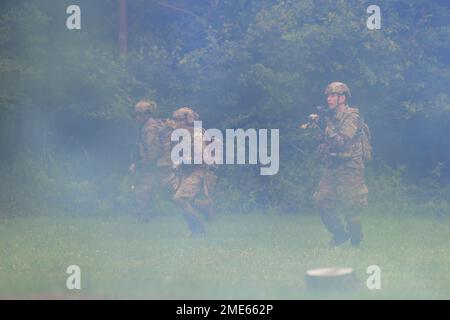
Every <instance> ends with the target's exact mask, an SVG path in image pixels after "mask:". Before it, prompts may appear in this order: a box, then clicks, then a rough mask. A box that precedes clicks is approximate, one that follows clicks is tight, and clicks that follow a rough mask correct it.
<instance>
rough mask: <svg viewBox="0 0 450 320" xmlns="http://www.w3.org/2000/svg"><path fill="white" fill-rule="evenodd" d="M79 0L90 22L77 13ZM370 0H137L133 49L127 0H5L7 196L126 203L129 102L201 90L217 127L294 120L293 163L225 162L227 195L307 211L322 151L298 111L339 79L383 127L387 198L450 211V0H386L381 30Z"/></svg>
mask: <svg viewBox="0 0 450 320" xmlns="http://www.w3.org/2000/svg"><path fill="white" fill-rule="evenodd" d="M70 4H78V5H79V6H80V7H81V10H82V30H72V31H69V30H67V28H66V27H65V21H66V18H67V14H66V8H67V6H68V5H70ZM370 4H371V3H370V2H368V1H363V0H350V1H312V0H302V1H298V0H295V1H294V0H284V1H282V0H270V1H269V0H268V1H259V0H234V1H232V0H211V1H193V0H177V1H175V0H174V1H157V0H155V1H144V0H128V49H129V50H128V54H127V55H126V56H124V55H120V54H119V52H118V49H117V34H118V28H117V20H118V1H114V0H103V1H87V0H83V1H51V0H33V1H31V0H23V1H12V0H4V1H2V4H1V16H0V122H1V127H0V130H1V136H0V137H1V141H0V143H1V149H2V154H1V170H0V175H1V181H2V182H1V184H0V187H1V190H0V205H1V207H2V209H3V210H5V211H11V212H14V211H15V212H20V213H26V212H33V211H43V210H51V209H56V210H74V211H80V209H81V210H82V211H86V212H88V211H90V212H92V211H99V210H100V211H102V212H106V213H107V212H111V210H112V209H114V208H123V206H124V205H126V203H127V199H128V198H129V196H130V195H129V194H128V192H129V190H128V188H127V182H128V180H129V177H128V176H127V175H128V172H127V167H128V163H129V160H130V159H129V156H128V155H129V154H131V152H132V149H133V144H134V142H135V135H136V128H135V127H134V126H133V123H132V120H131V118H130V109H131V106H132V105H133V103H134V102H135V101H137V100H138V99H141V98H150V99H154V100H156V101H157V102H158V104H159V106H160V110H159V113H160V115H161V116H168V115H169V114H170V112H171V111H173V110H174V109H175V108H177V107H179V106H182V105H191V106H193V107H194V108H195V109H196V110H197V111H198V112H199V113H200V114H201V117H202V120H203V121H204V125H205V127H214V128H220V129H225V128H280V134H281V137H280V144H281V150H280V152H281V155H280V158H281V163H280V171H279V173H278V174H277V175H276V176H272V177H261V176H259V175H258V171H257V170H256V168H254V167H251V166H239V167H236V166H232V167H229V166H222V167H221V168H219V170H218V174H219V175H220V177H221V180H220V183H219V187H220V188H219V189H218V193H217V200H218V201H217V202H218V205H219V207H220V208H221V209H222V210H224V211H236V210H237V209H240V210H241V211H251V210H255V209H258V210H266V209H276V210H281V211H288V212H305V211H308V210H309V209H310V208H311V193H312V192H313V190H314V186H315V183H316V182H317V171H318V168H319V164H318V161H317V158H316V157H315V156H314V153H313V144H312V142H311V139H310V137H309V136H308V135H307V134H305V133H304V132H302V131H301V130H299V129H298V125H299V123H301V122H302V121H304V119H305V117H306V115H307V114H309V113H311V112H312V111H314V106H316V105H319V104H323V103H324V98H323V88H324V87H325V86H326V84H327V83H329V82H331V81H334V80H340V81H343V82H346V83H347V84H348V85H349V86H350V88H351V90H352V94H353V99H352V105H355V106H357V107H359V108H360V109H361V111H362V113H363V114H364V117H365V119H366V122H367V123H369V125H370V127H371V129H372V134H373V137H374V139H373V143H374V148H375V155H376V157H375V160H374V161H373V162H372V163H371V164H370V166H369V172H368V178H369V179H368V183H369V187H370V188H371V191H372V199H373V200H374V201H373V202H372V203H373V208H376V210H384V211H386V210H392V211H393V212H400V211H406V212H412V211H414V212H419V213H428V212H436V213H439V214H440V213H442V212H445V211H448V210H447V209H448V207H449V197H450V191H449V187H448V183H449V178H450V171H449V167H448V164H449V160H450V153H449V150H450V148H449V147H450V143H449V141H450V140H448V139H446V138H447V137H446V136H447V134H448V133H449V129H448V125H447V123H448V121H449V120H450V97H449V92H448V88H449V87H450V26H449V23H448V21H449V17H450V7H449V6H448V4H447V3H446V2H445V1H425V0H419V1H414V2H411V1H406V0H399V1H388V0H380V1H377V5H379V6H380V8H381V11H382V27H381V30H368V29H367V27H366V19H367V18H368V16H369V14H367V13H366V8H367V7H368V6H369V5H370ZM381 200H383V201H381ZM394 203H395V205H394ZM419 204H420V205H419ZM93 208H94V209H95V210H93Z"/></svg>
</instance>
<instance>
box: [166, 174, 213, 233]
mask: <svg viewBox="0 0 450 320" xmlns="http://www.w3.org/2000/svg"><path fill="white" fill-rule="evenodd" d="M201 182H202V175H201V172H200V171H194V172H192V173H191V174H189V175H188V176H187V177H185V178H184V179H182V181H181V183H180V186H179V188H178V189H177V190H176V191H175V194H174V196H173V199H174V200H175V201H176V202H177V203H178V204H179V205H180V206H181V208H182V210H183V217H184V219H185V220H186V222H187V225H188V227H189V229H190V230H191V232H192V234H193V235H204V234H205V233H206V232H205V227H204V225H203V223H202V221H201V220H200V212H199V211H198V210H197V209H196V208H195V207H194V205H193V203H194V199H195V198H196V196H197V195H198V194H199V191H200V187H201Z"/></svg>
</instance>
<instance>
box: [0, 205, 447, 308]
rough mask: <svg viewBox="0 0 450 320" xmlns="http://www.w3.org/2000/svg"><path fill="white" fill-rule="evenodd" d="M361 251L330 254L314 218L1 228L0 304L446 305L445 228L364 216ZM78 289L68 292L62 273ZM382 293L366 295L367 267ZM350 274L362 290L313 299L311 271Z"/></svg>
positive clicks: (100, 221) (8, 222)
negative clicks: (198, 225) (76, 269)
mask: <svg viewBox="0 0 450 320" xmlns="http://www.w3.org/2000/svg"><path fill="white" fill-rule="evenodd" d="M363 226H364V231H365V240H364V242H363V245H362V246H361V247H360V248H359V249H354V248H351V247H350V246H348V245H344V246H342V247H339V248H334V249H330V248H328V247H327V242H328V238H329V235H328V234H327V232H326V231H325V229H324V227H323V226H322V225H321V222H320V220H319V218H318V217H316V216H302V215H275V214H274V215H257V214H255V215H223V216H218V217H216V219H215V220H214V221H213V222H211V223H210V224H208V231H209V236H208V237H207V238H205V239H198V238H192V237H190V236H189V233H188V231H187V228H186V226H185V225H184V221H183V220H182V218H181V217H179V216H166V217H157V218H155V220H154V221H152V222H151V223H147V224H142V223H139V222H136V221H135V220H133V219H132V218H127V217H122V218H107V219H106V218H75V217H72V218H69V217H68V218H52V217H41V218H32V217H24V218H10V219H5V220H2V221H1V222H0V298H40V297H59V298H126V299H128V298H139V299H140V298H144V299H316V298H319V299H328V298H344V299H348V298H354V299H403V298H408V299H449V298H450V219H449V218H431V217H430V218H427V217H404V216H403V217H394V216H387V215H376V216H370V215H368V214H366V215H364V216H363ZM72 264H75V265H78V266H80V268H81V276H82V284H81V285H82V289H81V290H78V291H77V290H75V291H69V290H68V289H66V286H65V283H66V278H67V277H68V275H67V274H66V273H65V270H66V268H67V267H68V266H69V265H72ZM372 264H375V265H378V266H380V268H381V272H382V273H381V285H382V289H381V290H375V291H370V290H368V289H367V288H366V287H365V282H366V279H367V277H368V275H367V274H366V268H367V267H368V266H369V265H372ZM324 266H343V267H344V266H349V267H352V268H354V270H355V272H356V275H357V277H358V279H359V281H360V284H361V286H360V288H359V289H357V290H355V291H353V292H346V293H345V292H321V293H316V292H310V291H308V290H307V289H306V287H305V281H304V274H305V271H306V270H307V269H309V268H315V267H324Z"/></svg>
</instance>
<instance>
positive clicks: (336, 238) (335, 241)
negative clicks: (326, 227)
mask: <svg viewBox="0 0 450 320" xmlns="http://www.w3.org/2000/svg"><path fill="white" fill-rule="evenodd" d="M348 239H350V235H349V234H348V233H343V234H339V235H336V234H335V235H333V237H332V238H331V240H330V242H329V243H328V246H329V247H330V248H334V247H338V246H340V245H341V244H344V243H346V242H347V241H348Z"/></svg>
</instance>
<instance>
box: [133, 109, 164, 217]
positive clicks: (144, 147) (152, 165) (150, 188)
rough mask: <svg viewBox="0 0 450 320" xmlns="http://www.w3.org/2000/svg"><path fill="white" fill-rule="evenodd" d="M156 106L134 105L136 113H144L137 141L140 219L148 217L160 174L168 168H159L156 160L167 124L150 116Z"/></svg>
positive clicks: (158, 157)
mask: <svg viewBox="0 0 450 320" xmlns="http://www.w3.org/2000/svg"><path fill="white" fill-rule="evenodd" d="M155 108H156V104H155V103H154V102H151V101H150V102H148V101H140V102H139V103H138V104H136V106H135V112H136V114H140V115H143V114H145V115H146V117H145V122H144V123H143V125H142V127H141V128H140V132H139V143H138V155H137V158H138V160H137V161H136V162H135V164H136V166H137V183H136V190H135V193H136V198H137V211H138V212H137V214H138V216H139V217H140V218H141V219H142V220H147V219H148V218H149V210H150V207H151V203H152V202H153V201H154V200H155V196H156V194H157V192H158V190H159V182H160V181H161V179H162V177H161V175H162V174H164V173H166V172H167V171H168V170H161V169H160V168H157V167H158V161H159V160H160V158H161V157H162V155H163V153H164V147H165V146H164V143H165V142H164V141H163V136H164V134H163V133H164V132H165V130H167V129H166V128H167V127H168V126H169V123H168V120H162V119H156V118H153V117H151V116H150V114H151V112H153V111H154V109H155Z"/></svg>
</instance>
